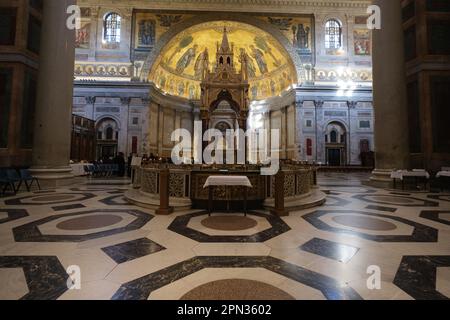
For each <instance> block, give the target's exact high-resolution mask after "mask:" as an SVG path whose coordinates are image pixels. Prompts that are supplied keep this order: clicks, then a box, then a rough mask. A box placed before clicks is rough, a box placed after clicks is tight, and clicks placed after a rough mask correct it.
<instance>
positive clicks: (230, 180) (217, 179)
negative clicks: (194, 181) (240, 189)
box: [203, 176, 253, 188]
mask: <svg viewBox="0 0 450 320" xmlns="http://www.w3.org/2000/svg"><path fill="white" fill-rule="evenodd" d="M211 186H244V187H248V188H252V187H253V186H252V184H251V182H250V180H249V179H248V177H246V176H210V177H208V179H207V180H206V183H205V185H204V186H203V188H207V187H211Z"/></svg>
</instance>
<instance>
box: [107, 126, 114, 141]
mask: <svg viewBox="0 0 450 320" xmlns="http://www.w3.org/2000/svg"><path fill="white" fill-rule="evenodd" d="M113 135H114V130H113V128H111V127H108V128H106V140H112V139H113Z"/></svg>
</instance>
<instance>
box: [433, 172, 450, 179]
mask: <svg viewBox="0 0 450 320" xmlns="http://www.w3.org/2000/svg"><path fill="white" fill-rule="evenodd" d="M440 177H450V171H441V172H438V173H437V174H436V178H440Z"/></svg>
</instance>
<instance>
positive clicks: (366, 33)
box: [353, 29, 371, 56]
mask: <svg viewBox="0 0 450 320" xmlns="http://www.w3.org/2000/svg"><path fill="white" fill-rule="evenodd" d="M370 36H371V32H370V30H368V29H355V30H354V31H353V43H354V48H355V55H357V56H369V55H370V54H371V38H370Z"/></svg>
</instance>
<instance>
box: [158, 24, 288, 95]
mask: <svg viewBox="0 0 450 320" xmlns="http://www.w3.org/2000/svg"><path fill="white" fill-rule="evenodd" d="M224 27H226V28H227V31H228V38H229V41H230V43H231V46H232V47H233V52H234V66H235V68H236V70H240V69H241V62H242V61H243V59H245V61H246V62H247V63H246V68H247V71H248V75H249V83H250V98H251V99H253V100H257V99H264V98H267V97H270V96H275V95H278V94H280V93H281V92H282V91H283V90H285V89H287V88H288V87H289V86H290V85H292V84H293V83H295V82H296V80H297V77H296V73H295V71H294V67H293V64H292V62H291V60H290V57H289V56H288V54H287V52H286V51H285V49H284V48H283V47H282V46H281V45H280V44H279V43H278V41H276V40H275V39H274V38H273V37H272V36H270V35H269V34H268V33H266V32H264V31H262V30H260V29H258V28H256V27H253V26H250V25H247V24H244V23H238V22H231V21H214V22H208V23H203V24H199V25H196V26H193V27H191V28H189V29H187V30H185V31H183V32H181V33H180V34H178V35H177V36H175V37H174V38H173V39H172V40H171V41H170V42H169V43H168V44H167V45H166V47H165V48H164V49H163V51H162V52H161V54H160V55H159V58H158V60H157V61H156V63H155V64H154V66H153V69H152V71H151V73H150V80H152V81H154V83H155V84H156V85H157V86H158V87H159V88H160V89H161V90H163V91H164V92H167V93H169V94H172V95H178V96H182V97H185V98H190V99H198V98H199V97H200V82H201V79H202V75H203V73H204V71H205V69H209V70H211V68H212V67H213V66H214V64H215V61H214V59H215V56H216V52H217V43H218V42H220V41H221V40H222V34H223V28H224Z"/></svg>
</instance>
